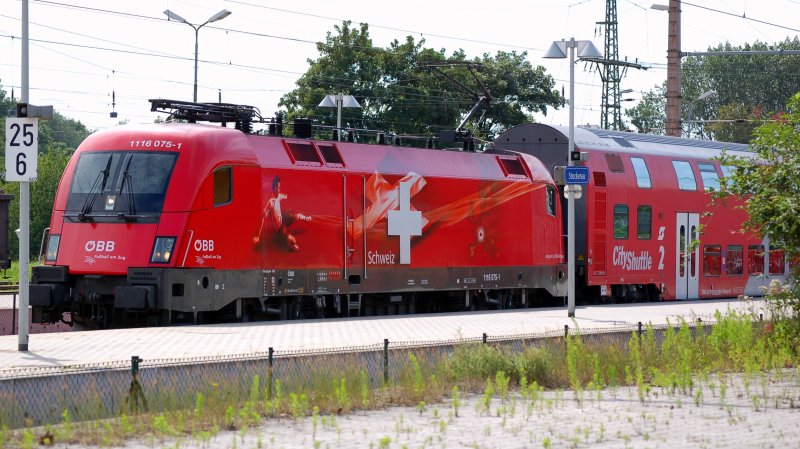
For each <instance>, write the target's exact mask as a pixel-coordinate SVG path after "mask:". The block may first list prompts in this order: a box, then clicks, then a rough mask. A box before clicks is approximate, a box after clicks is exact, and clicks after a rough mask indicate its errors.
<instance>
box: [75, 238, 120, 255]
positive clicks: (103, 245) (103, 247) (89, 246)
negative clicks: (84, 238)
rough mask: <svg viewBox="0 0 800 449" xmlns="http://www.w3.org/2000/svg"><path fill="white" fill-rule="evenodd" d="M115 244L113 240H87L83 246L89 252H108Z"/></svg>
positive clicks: (112, 249)
mask: <svg viewBox="0 0 800 449" xmlns="http://www.w3.org/2000/svg"><path fill="white" fill-rule="evenodd" d="M116 246H117V244H116V242H114V241H113V240H89V241H88V242H86V245H84V247H83V248H84V249H85V250H86V252H89V253H91V252H93V251H99V252H105V253H110V252H111V251H114V248H116Z"/></svg>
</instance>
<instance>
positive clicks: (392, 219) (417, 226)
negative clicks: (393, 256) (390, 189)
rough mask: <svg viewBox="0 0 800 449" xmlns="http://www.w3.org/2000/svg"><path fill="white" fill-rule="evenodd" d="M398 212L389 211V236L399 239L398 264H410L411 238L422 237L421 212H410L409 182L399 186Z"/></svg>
mask: <svg viewBox="0 0 800 449" xmlns="http://www.w3.org/2000/svg"><path fill="white" fill-rule="evenodd" d="M399 189H400V191H399V195H398V196H399V197H400V198H399V199H400V204H399V208H398V210H390V211H389V232H388V234H389V235H396V236H399V237H400V263H401V264H406V265H408V264H410V263H411V236H412V235H422V212H420V211H416V210H411V181H405V182H401V183H400V186H399Z"/></svg>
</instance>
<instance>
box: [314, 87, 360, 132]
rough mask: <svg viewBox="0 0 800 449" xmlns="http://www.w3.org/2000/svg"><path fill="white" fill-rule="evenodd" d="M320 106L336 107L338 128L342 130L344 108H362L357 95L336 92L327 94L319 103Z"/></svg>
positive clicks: (339, 130)
mask: <svg viewBox="0 0 800 449" xmlns="http://www.w3.org/2000/svg"><path fill="white" fill-rule="evenodd" d="M317 107H320V108H336V130H337V132H341V129H342V108H360V107H361V105H360V104H358V100H356V97H354V96H352V95H344V94H341V93H339V94H336V95H325V98H323V99H322V101H321V102H320V103H319V105H317Z"/></svg>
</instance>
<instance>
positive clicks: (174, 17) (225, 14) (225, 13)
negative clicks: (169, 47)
mask: <svg viewBox="0 0 800 449" xmlns="http://www.w3.org/2000/svg"><path fill="white" fill-rule="evenodd" d="M164 14H166V16H167V17H168V18H169V19H170V20H174V21H176V22H180V23H185V24H186V25H189V26H190V27H192V29H194V102H195V103H197V37H198V36H197V35H198V33H199V32H200V28H203V27H204V26H206V25H207V24H209V23H211V22H216V21H218V20H222V19H224V18H226V17H228V16H229V15H231V12H230V11H228V10H227V9H223V10H222V11H220V12H218V13H216V14H214V15H213V16H211V17H209V18H208V20H206V21H205V22H203V24H202V25H194V24H192V23H189V22H188V21H187V20H186V19H184V18H183V17H181V16H179V15H177V14H175V13H174V12H172V11H170V10H168V9H166V10H164Z"/></svg>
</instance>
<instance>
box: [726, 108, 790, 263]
mask: <svg viewBox="0 0 800 449" xmlns="http://www.w3.org/2000/svg"><path fill="white" fill-rule="evenodd" d="M799 130H800V93H798V94H795V95H794V96H793V97H792V98H791V99H790V101H789V102H788V103H787V105H786V110H785V112H783V113H781V114H779V115H777V116H776V119H775V120H774V121H771V122H768V123H766V124H764V125H762V126H760V127H758V128H756V130H755V132H754V134H753V140H752V141H751V142H750V149H751V150H752V151H753V157H752V158H743V157H734V156H731V155H724V156H723V157H722V161H721V162H722V164H723V165H726V166H728V167H730V168H731V170H730V174H729V176H728V177H729V179H730V182H728V183H727V186H726V188H725V189H723V192H721V193H720V196H722V197H723V198H724V197H726V196H728V195H737V196H741V197H743V198H745V203H744V206H743V207H744V208H745V209H746V210H747V214H748V218H747V221H746V222H745V226H746V227H747V228H748V229H750V230H753V231H755V232H756V233H757V234H759V235H761V236H768V237H769V238H770V241H771V242H772V244H774V245H778V246H780V247H783V248H786V251H787V252H788V253H790V254H792V255H797V254H798V249H800V131H799Z"/></svg>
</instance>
